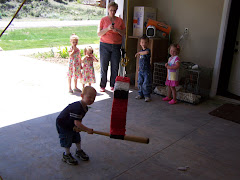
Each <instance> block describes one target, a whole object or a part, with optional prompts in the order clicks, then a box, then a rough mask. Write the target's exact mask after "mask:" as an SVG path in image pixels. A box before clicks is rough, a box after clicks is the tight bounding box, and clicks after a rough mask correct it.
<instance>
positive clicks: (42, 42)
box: [0, 26, 99, 50]
mask: <svg viewBox="0 0 240 180" xmlns="http://www.w3.org/2000/svg"><path fill="white" fill-rule="evenodd" d="M72 33H75V34H77V35H78V36H79V42H78V44H79V45H81V44H98V43H99V37H98V36H97V26H78V27H59V28H56V27H54V28H53V27H45V28H26V29H15V30H7V31H6V32H5V33H4V34H3V36H2V37H1V38H0V47H1V48H2V49H3V50H18V49H32V48H45V47H59V46H70V45H71V44H70V40H69V38H70V35H71V34H72Z"/></svg>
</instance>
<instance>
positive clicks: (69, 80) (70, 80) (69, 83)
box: [68, 77, 72, 91]
mask: <svg viewBox="0 0 240 180" xmlns="http://www.w3.org/2000/svg"><path fill="white" fill-rule="evenodd" d="M71 83H72V78H71V77H69V78H68V88H69V91H72V87H71Z"/></svg>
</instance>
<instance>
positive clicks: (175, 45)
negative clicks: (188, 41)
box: [168, 44, 181, 54]
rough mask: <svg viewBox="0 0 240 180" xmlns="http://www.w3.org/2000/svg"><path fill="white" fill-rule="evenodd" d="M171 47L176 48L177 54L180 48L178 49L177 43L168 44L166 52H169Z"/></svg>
mask: <svg viewBox="0 0 240 180" xmlns="http://www.w3.org/2000/svg"><path fill="white" fill-rule="evenodd" d="M171 47H174V48H176V49H177V54H179V53H180V50H181V49H180V46H179V44H171V45H170V46H169V48H168V52H170V49H171Z"/></svg>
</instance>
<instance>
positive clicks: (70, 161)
mask: <svg viewBox="0 0 240 180" xmlns="http://www.w3.org/2000/svg"><path fill="white" fill-rule="evenodd" d="M62 161H63V162H66V163H68V164H70V165H77V164H78V161H77V160H76V159H74V157H72V154H71V153H70V154H68V155H65V153H63V158H62Z"/></svg>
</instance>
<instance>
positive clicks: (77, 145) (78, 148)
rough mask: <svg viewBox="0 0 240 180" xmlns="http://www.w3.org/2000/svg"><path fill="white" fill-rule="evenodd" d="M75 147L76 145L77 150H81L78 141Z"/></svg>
mask: <svg viewBox="0 0 240 180" xmlns="http://www.w3.org/2000/svg"><path fill="white" fill-rule="evenodd" d="M76 147H77V150H78V151H79V150H81V144H80V143H76Z"/></svg>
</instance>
